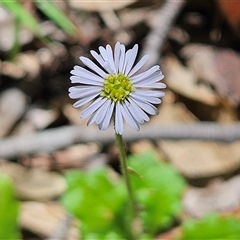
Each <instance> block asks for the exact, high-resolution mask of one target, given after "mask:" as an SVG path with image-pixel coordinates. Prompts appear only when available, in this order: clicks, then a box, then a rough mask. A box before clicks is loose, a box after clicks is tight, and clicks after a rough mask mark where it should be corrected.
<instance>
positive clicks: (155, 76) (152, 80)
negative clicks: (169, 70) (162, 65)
mask: <svg viewBox="0 0 240 240" xmlns="http://www.w3.org/2000/svg"><path fill="white" fill-rule="evenodd" d="M159 73H160V71H157V72H155V73H153V74H152V75H151V76H149V77H147V78H143V79H142V80H141V83H144V82H146V83H156V82H159V81H161V80H162V79H163V78H164V75H162V74H159ZM139 82H140V81H139Z"/></svg>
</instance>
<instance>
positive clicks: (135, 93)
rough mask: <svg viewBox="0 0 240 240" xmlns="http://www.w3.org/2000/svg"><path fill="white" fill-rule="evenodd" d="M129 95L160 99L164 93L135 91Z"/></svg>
mask: <svg viewBox="0 0 240 240" xmlns="http://www.w3.org/2000/svg"><path fill="white" fill-rule="evenodd" d="M131 95H138V96H151V97H156V98H161V97H163V96H165V92H163V91H156V90H142V89H137V91H135V92H132V93H131Z"/></svg>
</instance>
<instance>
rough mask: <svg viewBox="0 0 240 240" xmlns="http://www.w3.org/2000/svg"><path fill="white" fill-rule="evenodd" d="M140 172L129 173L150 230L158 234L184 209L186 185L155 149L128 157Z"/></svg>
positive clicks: (145, 222) (147, 229)
mask: <svg viewBox="0 0 240 240" xmlns="http://www.w3.org/2000/svg"><path fill="white" fill-rule="evenodd" d="M128 165H129V166H130V167H131V168H133V169H134V170H135V171H136V172H138V173H139V174H140V175H141V178H139V177H138V176H134V175H130V177H131V181H132V184H133V188H134V191H135V194H136V197H137V201H138V202H139V203H140V204H141V206H142V207H143V211H142V214H141V215H142V217H143V220H144V225H145V229H146V232H147V233H150V234H153V235H154V234H155V233H156V232H157V231H159V230H160V229H163V228H165V227H168V226H170V225H171V224H172V223H173V221H174V218H175V217H176V216H177V214H178V213H179V211H180V210H181V197H182V193H183V190H184V188H185V181H184V179H183V177H182V176H181V175H180V174H179V173H178V172H177V171H176V170H175V169H174V168H173V167H172V166H171V165H169V164H164V163H161V162H160V161H159V160H158V159H157V157H156V156H155V155H154V154H153V153H152V152H146V153H143V154H141V155H133V156H130V157H129V164H128Z"/></svg>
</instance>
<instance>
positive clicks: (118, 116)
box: [115, 102, 123, 135]
mask: <svg viewBox="0 0 240 240" xmlns="http://www.w3.org/2000/svg"><path fill="white" fill-rule="evenodd" d="M115 111H116V112H115V131H116V133H117V134H120V135H122V134H123V116H122V113H121V109H120V103H119V102H118V103H117V104H116V108H115Z"/></svg>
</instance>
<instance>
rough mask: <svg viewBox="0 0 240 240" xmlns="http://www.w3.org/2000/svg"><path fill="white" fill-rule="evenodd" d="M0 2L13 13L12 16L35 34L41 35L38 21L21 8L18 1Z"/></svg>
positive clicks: (6, 0)
mask: <svg viewBox="0 0 240 240" xmlns="http://www.w3.org/2000/svg"><path fill="white" fill-rule="evenodd" d="M0 4H1V5H3V6H4V7H5V8H6V9H8V10H9V11H10V12H11V13H13V14H14V16H15V17H16V18H17V19H18V20H19V21H20V22H21V23H22V24H23V25H25V26H27V27H28V28H29V29H30V30H31V31H32V32H33V33H34V34H35V35H36V36H38V37H40V36H41V34H40V29H39V25H38V22H37V21H36V20H35V19H34V17H33V16H32V15H31V14H29V13H28V12H27V11H26V10H25V9H24V8H23V6H22V5H21V4H20V3H19V1H14V0H12V1H8V0H0Z"/></svg>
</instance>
